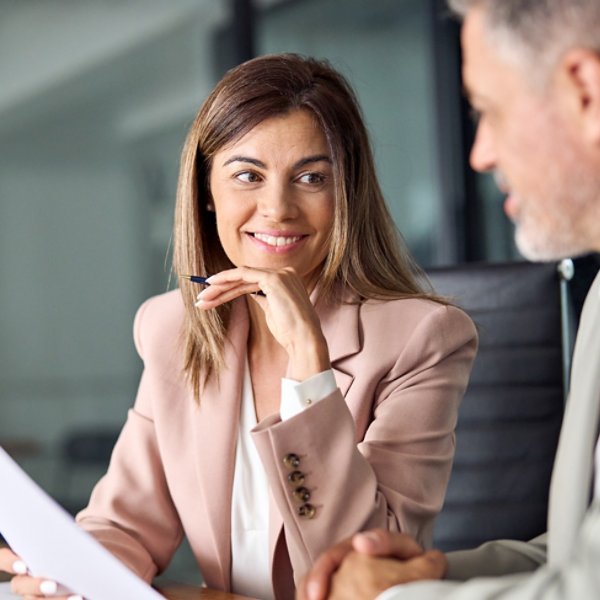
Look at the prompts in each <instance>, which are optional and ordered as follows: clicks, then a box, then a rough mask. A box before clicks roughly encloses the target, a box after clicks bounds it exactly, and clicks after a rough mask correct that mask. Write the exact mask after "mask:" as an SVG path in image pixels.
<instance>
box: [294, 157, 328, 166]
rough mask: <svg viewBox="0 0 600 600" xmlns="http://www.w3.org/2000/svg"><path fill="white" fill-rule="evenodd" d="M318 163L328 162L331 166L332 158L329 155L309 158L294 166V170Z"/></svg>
mask: <svg viewBox="0 0 600 600" xmlns="http://www.w3.org/2000/svg"><path fill="white" fill-rule="evenodd" d="M316 162H327V163H329V164H331V162H332V161H331V158H329V156H328V155H327V154H315V155H314V156H307V157H306V158H302V159H300V160H299V161H298V162H297V163H295V164H294V169H299V168H301V167H305V166H306V165H309V164H311V163H316Z"/></svg>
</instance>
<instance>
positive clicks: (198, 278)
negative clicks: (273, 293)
mask: <svg viewBox="0 0 600 600" xmlns="http://www.w3.org/2000/svg"><path fill="white" fill-rule="evenodd" d="M179 277H181V278H182V279H189V280H190V281H192V282H193V283H199V284H201V285H210V283H209V282H208V281H206V280H207V279H208V277H202V275H180V276H179ZM250 293H251V294H256V295H257V296H266V294H265V293H264V292H263V291H262V290H258V292H250Z"/></svg>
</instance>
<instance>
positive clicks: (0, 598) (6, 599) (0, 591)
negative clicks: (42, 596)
mask: <svg viewBox="0 0 600 600" xmlns="http://www.w3.org/2000/svg"><path fill="white" fill-rule="evenodd" d="M0 600H20V599H19V596H15V595H14V594H11V593H10V583H0Z"/></svg>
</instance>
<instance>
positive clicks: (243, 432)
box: [231, 359, 337, 600]
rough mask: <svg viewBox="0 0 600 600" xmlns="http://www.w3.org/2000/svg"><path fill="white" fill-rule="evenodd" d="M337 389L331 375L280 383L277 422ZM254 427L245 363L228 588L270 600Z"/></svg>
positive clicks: (263, 484)
mask: <svg viewBox="0 0 600 600" xmlns="http://www.w3.org/2000/svg"><path fill="white" fill-rule="evenodd" d="M336 387H337V385H336V382H335V377H334V375H333V371H332V370H331V369H330V370H328V371H323V372H322V373H319V374H318V375H314V376H313V377H310V378H309V379H307V380H305V381H303V382H298V381H294V380H293V379H285V378H284V379H282V380H281V404H280V407H279V414H280V416H281V420H282V421H285V420H286V419H290V418H291V417H293V416H295V415H297V414H299V413H300V412H302V411H303V410H305V409H306V408H308V407H309V406H311V405H312V404H314V403H316V402H318V401H319V400H322V399H323V398H325V397H326V396H328V395H329V394H331V393H332V392H333V391H334V390H335V389H336ZM256 425H257V421H256V410H255V408H254V395H253V393H252V381H251V380H250V368H249V366H248V359H246V365H245V368H244V381H243V384H242V401H241V407H240V426H239V431H238V440H237V447H236V451H235V470H234V475H233V495H232V503H231V585H232V590H233V592H234V593H237V594H243V595H246V596H252V597H254V598H260V600H272V599H273V598H274V595H273V584H272V581H271V565H270V560H269V482H268V481H267V476H266V474H265V470H264V468H263V465H262V463H261V461H260V458H259V456H258V452H257V450H256V447H255V446H254V442H253V441H252V438H251V436H250V431H251V430H252V429H253V428H254V427H256Z"/></svg>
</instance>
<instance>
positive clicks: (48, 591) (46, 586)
mask: <svg viewBox="0 0 600 600" xmlns="http://www.w3.org/2000/svg"><path fill="white" fill-rule="evenodd" d="M57 591H58V585H57V583H56V581H50V580H49V579H47V580H46V581H42V583H40V592H42V594H44V596H52V594H56V592H57Z"/></svg>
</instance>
